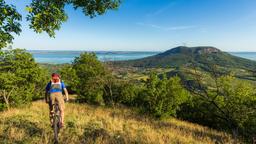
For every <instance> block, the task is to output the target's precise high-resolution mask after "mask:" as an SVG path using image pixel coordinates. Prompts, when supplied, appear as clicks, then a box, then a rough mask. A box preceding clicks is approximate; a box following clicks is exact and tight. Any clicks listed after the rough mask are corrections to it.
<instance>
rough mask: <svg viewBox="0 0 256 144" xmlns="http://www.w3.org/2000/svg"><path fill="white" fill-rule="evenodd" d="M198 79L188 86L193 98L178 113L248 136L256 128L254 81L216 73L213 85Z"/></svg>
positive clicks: (237, 134) (195, 120)
mask: <svg viewBox="0 0 256 144" xmlns="http://www.w3.org/2000/svg"><path fill="white" fill-rule="evenodd" d="M198 83H199V84H198V85H199V86H198V87H197V88H194V89H190V91H191V92H192V93H193V94H194V97H193V100H192V102H191V103H187V104H186V105H183V106H182V109H181V111H179V117H180V118H183V119H186V120H190V121H192V122H196V123H199V124H203V125H207V126H210V127H213V128H217V129H226V130H229V131H230V132H232V133H233V136H234V137H235V138H238V137H239V136H244V137H246V138H247V140H249V139H248V138H250V137H252V136H253V134H254V133H255V131H256V129H255V128H256V127H255V126H256V123H255V122H256V106H255V103H256V93H255V88H256V87H255V85H253V84H252V83H250V82H248V81H244V80H239V79H236V78H235V77H233V76H230V75H225V76H220V77H216V78H215V80H214V82H213V83H215V85H213V86H209V85H205V84H204V83H203V82H200V81H198Z"/></svg>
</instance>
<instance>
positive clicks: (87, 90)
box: [60, 53, 106, 104]
mask: <svg viewBox="0 0 256 144" xmlns="http://www.w3.org/2000/svg"><path fill="white" fill-rule="evenodd" d="M60 73H61V75H62V78H63V80H65V82H66V84H67V86H68V87H69V88H70V89H71V90H73V91H75V92H76V93H77V94H78V100H79V101H80V102H89V103H96V104H103V103H104V100H103V95H104V84H105V76H106V70H105V67H104V65H103V64H102V63H101V62H100V61H99V60H98V59H97V57H96V55H95V54H94V53H82V54H80V56H79V57H76V58H75V60H74V62H73V63H72V65H70V66H68V65H67V66H65V67H63V68H62V69H61V70H60Z"/></svg>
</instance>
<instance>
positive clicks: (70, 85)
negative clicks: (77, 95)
mask: <svg viewBox="0 0 256 144" xmlns="http://www.w3.org/2000/svg"><path fill="white" fill-rule="evenodd" d="M59 73H60V75H61V79H62V80H63V81H64V82H65V85H66V87H67V89H68V92H69V93H74V92H76V87H77V84H78V83H79V81H78V77H77V75H76V71H75V69H73V68H72V65H64V66H63V67H61V68H60V71H59Z"/></svg>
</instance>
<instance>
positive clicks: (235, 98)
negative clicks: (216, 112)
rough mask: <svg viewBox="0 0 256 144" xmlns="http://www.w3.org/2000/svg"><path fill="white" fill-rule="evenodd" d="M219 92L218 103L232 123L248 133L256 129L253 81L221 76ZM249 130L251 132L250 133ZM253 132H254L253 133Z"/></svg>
mask: <svg viewBox="0 0 256 144" xmlns="http://www.w3.org/2000/svg"><path fill="white" fill-rule="evenodd" d="M219 84H220V86H219V93H218V95H219V96H217V98H216V99H217V100H216V101H217V104H218V105H219V107H220V109H221V110H223V112H224V113H225V114H222V115H223V117H224V116H225V117H226V118H227V119H229V122H230V125H231V126H232V127H233V128H237V130H238V131H241V132H242V133H244V134H246V135H248V134H250V131H251V132H252V131H254V132H255V131H256V127H251V126H250V127H247V126H248V125H254V126H255V125H256V123H255V120H256V106H255V103H256V92H255V88H256V87H255V86H253V85H252V84H251V83H248V82H244V81H241V80H237V79H235V78H234V77H232V76H224V77H221V78H219ZM248 132H249V133H248ZM251 134H253V133H251Z"/></svg>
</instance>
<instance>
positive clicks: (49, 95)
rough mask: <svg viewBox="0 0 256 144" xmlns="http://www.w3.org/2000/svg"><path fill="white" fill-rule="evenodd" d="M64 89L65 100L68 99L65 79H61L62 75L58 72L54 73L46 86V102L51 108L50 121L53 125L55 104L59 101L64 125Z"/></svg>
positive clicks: (61, 124) (62, 124)
mask: <svg viewBox="0 0 256 144" xmlns="http://www.w3.org/2000/svg"><path fill="white" fill-rule="evenodd" d="M63 91H64V94H65V100H66V101H68V91H67V89H66V87H65V84H64V82H63V81H61V80H60V75H58V74H57V73H53V74H52V77H51V81H50V82H49V83H48V84H47V86H46V88H45V102H46V103H48V104H49V109H50V122H51V125H52V126H53V114H54V111H53V104H54V103H56V102H57V103H58V104H59V109H60V113H61V122H60V126H61V127H63V126H64V108H65V107H64V98H63V94H62V93H63Z"/></svg>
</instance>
